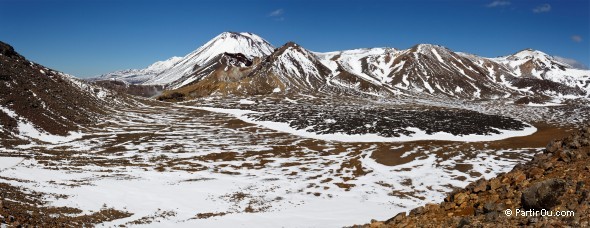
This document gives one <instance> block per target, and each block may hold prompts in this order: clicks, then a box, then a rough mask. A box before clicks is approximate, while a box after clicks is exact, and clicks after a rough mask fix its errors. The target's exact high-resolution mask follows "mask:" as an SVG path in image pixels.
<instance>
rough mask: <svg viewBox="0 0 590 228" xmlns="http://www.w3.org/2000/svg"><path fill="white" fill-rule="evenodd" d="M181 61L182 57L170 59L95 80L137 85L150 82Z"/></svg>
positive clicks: (109, 74)
mask: <svg viewBox="0 0 590 228" xmlns="http://www.w3.org/2000/svg"><path fill="white" fill-rule="evenodd" d="M180 60H182V57H177V56H174V57H171V58H169V59H167V60H162V61H157V62H155V63H153V64H151V65H149V66H148V67H146V68H143V69H127V70H120V71H115V72H111V73H107V74H103V75H100V76H98V77H97V79H113V80H122V81H124V82H127V83H131V84H139V83H143V82H145V81H148V80H151V79H153V78H154V77H156V75H158V74H160V73H162V72H163V71H165V70H167V69H170V68H171V67H172V66H174V65H175V64H176V63H177V62H178V61H180Z"/></svg>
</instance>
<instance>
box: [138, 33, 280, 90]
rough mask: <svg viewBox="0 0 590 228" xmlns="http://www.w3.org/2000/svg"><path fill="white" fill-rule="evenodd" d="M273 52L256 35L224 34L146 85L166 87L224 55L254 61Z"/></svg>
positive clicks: (268, 45) (268, 44)
mask: <svg viewBox="0 0 590 228" xmlns="http://www.w3.org/2000/svg"><path fill="white" fill-rule="evenodd" d="M273 51H274V47H273V46H272V45H271V44H270V43H268V42H267V41H266V40H264V39H262V38H261V37H259V36H257V35H255V34H252V33H246V32H242V33H236V32H224V33H221V34H220V35H218V36H217V37H215V38H213V39H212V40H210V41H209V42H207V43H206V44H205V45H203V46H201V47H200V48H198V49H197V50H195V51H193V52H191V53H190V54H188V55H186V56H185V57H183V58H182V59H181V60H180V61H178V62H177V63H176V64H175V65H174V66H172V67H171V68H169V69H166V70H165V71H163V72H162V73H160V74H158V75H157V76H156V77H154V78H153V79H150V80H148V81H146V82H145V83H144V84H157V85H165V84H168V83H171V82H174V81H176V80H178V79H179V78H182V77H183V76H186V75H190V74H191V73H193V72H194V70H195V69H197V68H198V67H199V66H202V65H204V64H205V63H207V62H209V61H210V60H212V59H213V58H215V57H217V56H218V55H220V54H223V53H241V54H243V55H245V56H246V57H248V58H250V59H252V58H254V57H262V56H266V55H270V54H271V53H272V52H273Z"/></svg>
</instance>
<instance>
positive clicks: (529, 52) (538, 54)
mask: <svg viewBox="0 0 590 228" xmlns="http://www.w3.org/2000/svg"><path fill="white" fill-rule="evenodd" d="M511 56H512V57H516V58H519V59H527V58H529V59H532V58H547V59H552V58H551V56H549V55H548V54H546V53H544V52H542V51H539V50H534V49H532V48H526V49H523V50H521V51H519V52H516V53H514V54H513V55H511Z"/></svg>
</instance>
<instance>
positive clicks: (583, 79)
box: [493, 49, 590, 94]
mask: <svg viewBox="0 0 590 228" xmlns="http://www.w3.org/2000/svg"><path fill="white" fill-rule="evenodd" d="M493 60H494V61H497V62H499V63H502V64H504V65H506V66H508V67H509V68H510V69H511V70H512V71H513V72H514V75H515V76H517V77H522V78H536V79H541V80H548V81H551V82H556V83H560V84H563V85H566V86H569V87H573V88H580V89H581V90H583V92H584V93H586V94H590V71H589V70H584V69H578V68H575V67H572V66H571V65H569V64H567V63H565V62H561V61H560V58H555V57H553V56H550V55H548V54H545V53H543V52H541V51H537V50H532V49H525V50H522V51H519V52H517V53H515V54H513V55H509V56H504V57H499V58H495V59H493Z"/></svg>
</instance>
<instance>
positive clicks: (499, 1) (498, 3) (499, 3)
mask: <svg viewBox="0 0 590 228" xmlns="http://www.w3.org/2000/svg"><path fill="white" fill-rule="evenodd" d="M510 4H511V3H510V1H504V0H495V1H493V2H491V3H490V4H487V5H486V6H487V7H490V8H492V7H498V6H507V5H510Z"/></svg>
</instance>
